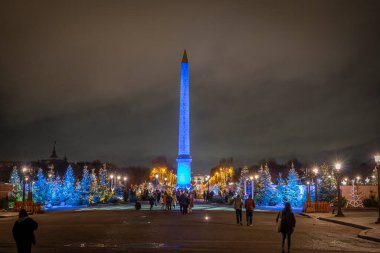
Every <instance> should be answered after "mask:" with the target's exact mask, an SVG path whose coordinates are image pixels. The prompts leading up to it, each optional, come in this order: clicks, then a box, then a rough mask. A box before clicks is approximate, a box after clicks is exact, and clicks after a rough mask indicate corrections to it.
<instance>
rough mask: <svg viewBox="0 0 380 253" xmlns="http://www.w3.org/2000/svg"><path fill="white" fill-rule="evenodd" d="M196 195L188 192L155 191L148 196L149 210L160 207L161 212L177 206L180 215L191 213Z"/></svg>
mask: <svg viewBox="0 0 380 253" xmlns="http://www.w3.org/2000/svg"><path fill="white" fill-rule="evenodd" d="M195 198H196V193H195V192H194V191H189V190H182V191H181V190H173V191H166V190H165V191H160V190H155V191H153V192H152V193H150V194H149V195H148V200H149V205H150V210H152V209H153V208H154V206H160V207H161V210H172V209H175V208H176V206H179V210H180V211H181V213H182V214H187V213H191V212H192V209H193V207H194V199H195Z"/></svg>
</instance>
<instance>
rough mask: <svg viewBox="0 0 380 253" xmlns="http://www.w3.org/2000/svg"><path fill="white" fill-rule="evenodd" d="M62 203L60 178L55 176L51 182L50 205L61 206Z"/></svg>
mask: <svg viewBox="0 0 380 253" xmlns="http://www.w3.org/2000/svg"><path fill="white" fill-rule="evenodd" d="M63 201H64V197H63V194H62V182H61V178H60V177H59V176H57V177H56V178H55V179H54V181H53V187H52V193H51V201H50V202H51V204H52V205H53V206H58V205H61V204H62V202H63Z"/></svg>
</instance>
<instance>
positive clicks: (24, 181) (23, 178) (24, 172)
mask: <svg viewBox="0 0 380 253" xmlns="http://www.w3.org/2000/svg"><path fill="white" fill-rule="evenodd" d="M27 170H28V169H27V168H26V167H23V168H22V202H23V203H24V202H25V186H26V181H27V177H26V175H25V174H26V171H27Z"/></svg>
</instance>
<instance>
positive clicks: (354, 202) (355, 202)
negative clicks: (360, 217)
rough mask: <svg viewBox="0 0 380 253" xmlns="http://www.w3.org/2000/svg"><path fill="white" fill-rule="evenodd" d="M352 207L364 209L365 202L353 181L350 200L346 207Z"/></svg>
mask: <svg viewBox="0 0 380 253" xmlns="http://www.w3.org/2000/svg"><path fill="white" fill-rule="evenodd" d="M348 206H352V207H364V206H363V200H362V198H361V197H360V195H359V193H358V189H357V187H355V181H354V180H352V187H351V191H350V199H348V200H347V204H346V207H348Z"/></svg>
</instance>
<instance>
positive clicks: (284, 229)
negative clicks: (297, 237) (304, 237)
mask: <svg viewBox="0 0 380 253" xmlns="http://www.w3.org/2000/svg"><path fill="white" fill-rule="evenodd" d="M279 219H281V221H280V223H279V224H278V222H279ZM276 222H277V224H278V225H279V228H278V232H281V234H282V252H285V251H284V246H285V239H286V238H287V239H288V252H290V245H291V241H292V233H293V232H294V227H295V226H296V217H295V216H294V213H293V212H292V207H291V206H290V203H285V208H284V210H282V211H281V212H279V213H278V214H277V218H276Z"/></svg>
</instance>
